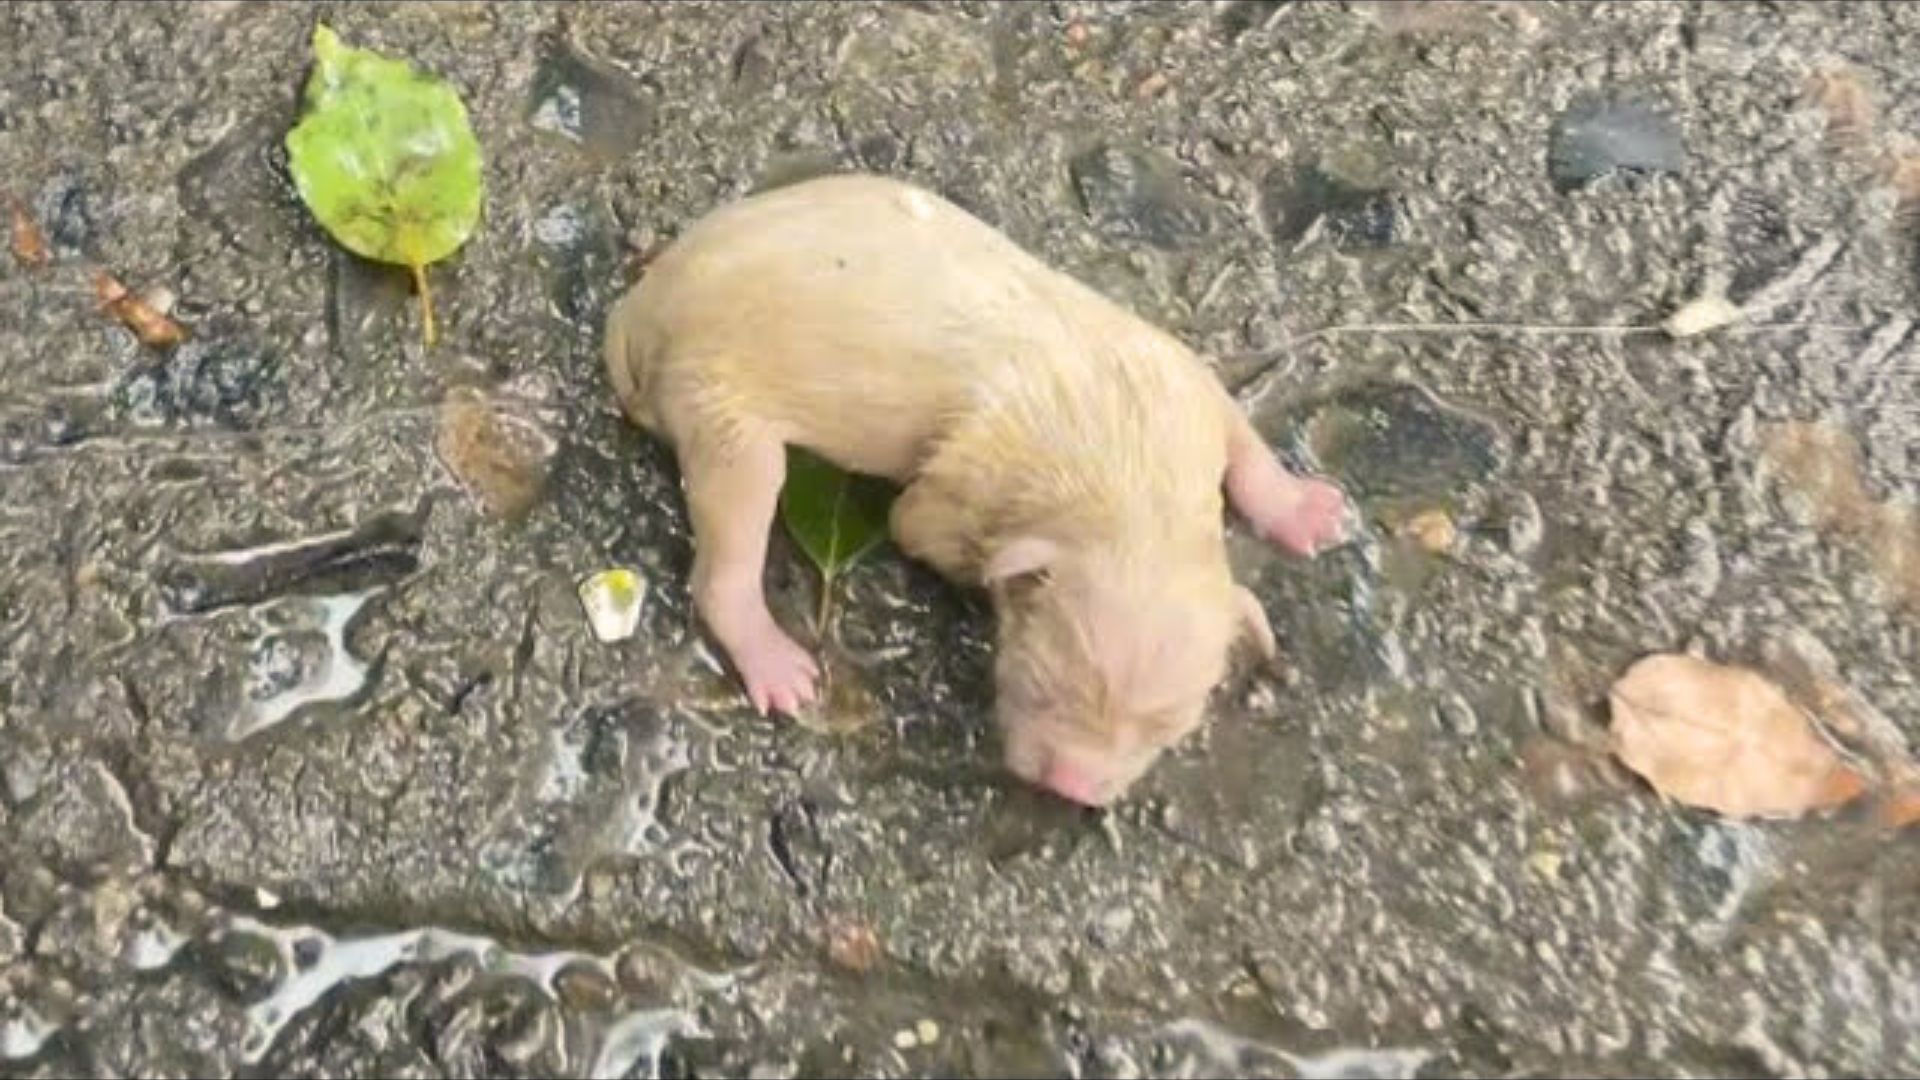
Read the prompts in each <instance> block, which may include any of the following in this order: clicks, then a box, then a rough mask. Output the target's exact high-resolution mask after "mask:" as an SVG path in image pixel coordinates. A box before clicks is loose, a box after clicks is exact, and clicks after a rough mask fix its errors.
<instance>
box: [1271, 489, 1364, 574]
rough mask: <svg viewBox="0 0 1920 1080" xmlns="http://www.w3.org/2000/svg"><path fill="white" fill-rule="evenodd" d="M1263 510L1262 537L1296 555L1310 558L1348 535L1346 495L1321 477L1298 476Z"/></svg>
mask: <svg viewBox="0 0 1920 1080" xmlns="http://www.w3.org/2000/svg"><path fill="white" fill-rule="evenodd" d="M1262 510H1263V513H1262V515H1261V518H1260V520H1259V522H1258V526H1257V527H1258V528H1259V530H1260V536H1261V538H1262V539H1265V540H1267V541H1269V542H1270V543H1273V544H1277V545H1279V546H1280V547H1281V548H1283V549H1285V550H1286V551H1289V552H1292V553H1293V554H1295V555H1304V556H1306V557H1308V558H1312V557H1313V556H1314V555H1315V554H1316V553H1317V552H1320V551H1322V550H1325V549H1326V548H1330V547H1333V546H1335V545H1336V544H1339V543H1341V542H1342V541H1344V540H1345V539H1346V538H1347V535H1346V519H1347V497H1346V495H1345V494H1344V493H1343V492H1341V490H1340V489H1339V488H1338V487H1335V486H1334V485H1332V484H1329V483H1327V482H1326V481H1324V480H1314V479H1308V478H1301V479H1300V480H1298V481H1296V482H1295V483H1294V484H1292V485H1290V486H1289V489H1288V490H1287V491H1286V492H1285V493H1283V494H1279V495H1276V497H1275V498H1274V499H1273V500H1272V502H1271V504H1270V505H1269V506H1266V507H1262Z"/></svg>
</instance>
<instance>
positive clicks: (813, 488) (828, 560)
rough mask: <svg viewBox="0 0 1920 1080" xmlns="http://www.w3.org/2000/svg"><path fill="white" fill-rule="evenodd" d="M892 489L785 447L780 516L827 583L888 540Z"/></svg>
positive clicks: (810, 455)
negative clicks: (784, 478)
mask: <svg viewBox="0 0 1920 1080" xmlns="http://www.w3.org/2000/svg"><path fill="white" fill-rule="evenodd" d="M895 494H896V492H895V490H894V487H893V485H891V484H889V483H887V482H886V481H885V480H880V479H876V478H874V477H871V476H861V475H858V474H854V473H848V472H845V471H843V470H841V469H840V468H838V467H837V466H835V465H833V464H832V463H831V462H828V461H825V460H823V459H822V458H820V457H819V456H818V455H816V454H812V453H809V452H807V451H805V450H802V449H800V448H799V447H788V448H787V483H786V486H785V487H783V488H782V489H781V490H780V517H781V520H783V521H785V522H786V525H787V532H788V533H790V534H792V536H793V538H794V540H795V542H797V543H798V544H799V545H800V548H801V550H803V551H805V552H806V553H807V558H809V559H812V560H813V563H814V565H815V566H817V567H819V568H820V574H821V576H822V577H825V578H826V579H827V580H828V581H829V582H831V581H832V580H833V578H834V577H836V576H837V575H839V573H840V572H841V571H843V570H845V569H846V568H847V567H849V566H851V565H853V564H854V563H855V562H856V561H858V560H859V559H860V558H861V557H862V556H864V555H865V554H867V553H868V552H869V551H872V550H873V549H874V548H875V547H877V546H878V545H879V544H880V542H881V541H882V540H885V539H886V538H887V513H888V511H890V510H891V509H892V508H893V498H894V495H895Z"/></svg>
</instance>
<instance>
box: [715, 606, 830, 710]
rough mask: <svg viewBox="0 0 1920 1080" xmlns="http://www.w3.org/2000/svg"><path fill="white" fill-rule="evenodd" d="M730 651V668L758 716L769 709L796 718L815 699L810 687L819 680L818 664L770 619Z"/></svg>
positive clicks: (813, 687)
mask: <svg viewBox="0 0 1920 1080" xmlns="http://www.w3.org/2000/svg"><path fill="white" fill-rule="evenodd" d="M730 652H731V656H732V659H733V666H734V667H735V668H738V669H739V671H740V678H741V681H743V682H745V683H746V684H747V697H748V699H749V700H751V701H752V702H753V707H754V709H755V711H757V712H759V713H760V715H762V716H765V715H766V714H767V711H768V710H769V709H771V710H772V711H774V712H776V713H785V714H786V715H787V716H789V717H792V716H798V715H799V713H800V710H801V709H802V708H804V707H806V706H808V705H811V704H813V702H814V700H815V698H816V697H818V692H817V690H816V689H815V685H814V684H815V682H816V681H817V680H818V679H819V678H820V665H819V664H818V663H817V662H816V661H815V660H814V659H813V657H812V656H811V655H809V654H808V652H807V650H805V649H803V648H801V647H800V646H799V645H797V644H795V643H794V640H793V639H792V638H790V637H788V636H787V635H786V633H785V632H784V631H782V630H781V629H780V628H779V627H778V626H775V625H773V623H772V621H771V620H769V621H768V623H767V625H766V626H764V627H762V628H760V629H758V630H756V631H755V632H754V633H752V634H750V635H747V636H746V637H745V638H744V639H743V640H741V641H740V642H738V643H737V644H736V645H735V646H734V648H733V649H731V650H730Z"/></svg>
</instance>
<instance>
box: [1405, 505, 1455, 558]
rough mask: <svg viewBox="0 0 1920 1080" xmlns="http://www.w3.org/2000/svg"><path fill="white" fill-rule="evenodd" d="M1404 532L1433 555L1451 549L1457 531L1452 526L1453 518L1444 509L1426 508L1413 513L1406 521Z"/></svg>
mask: <svg viewBox="0 0 1920 1080" xmlns="http://www.w3.org/2000/svg"><path fill="white" fill-rule="evenodd" d="M1405 531H1406V534H1407V535H1408V536H1409V537H1411V538H1412V539H1413V542H1414V543H1416V544H1419V545H1420V546H1421V547H1422V548H1424V549H1426V550H1427V551H1430V552H1432V553H1433V554H1435V555H1439V554H1442V553H1444V552H1447V551H1451V550H1453V545H1454V542H1455V541H1456V540H1457V539H1458V538H1459V532H1458V530H1456V529H1455V528H1454V527H1453V519H1452V518H1449V517H1448V516H1447V514H1446V511H1444V510H1427V511H1424V512H1422V513H1419V514H1415V515H1414V516H1413V518H1412V520H1410V521H1408V522H1407V525H1406V530H1405Z"/></svg>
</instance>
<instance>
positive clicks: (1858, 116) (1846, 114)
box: [1807, 66, 1875, 146]
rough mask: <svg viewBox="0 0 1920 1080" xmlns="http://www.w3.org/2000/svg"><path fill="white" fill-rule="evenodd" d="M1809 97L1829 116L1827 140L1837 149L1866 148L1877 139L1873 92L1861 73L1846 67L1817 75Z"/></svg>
mask: <svg viewBox="0 0 1920 1080" xmlns="http://www.w3.org/2000/svg"><path fill="white" fill-rule="evenodd" d="M1807 96H1808V97H1809V98H1811V99H1812V100H1813V104H1814V105H1815V106H1816V107H1818V108H1819V110H1820V111H1821V112H1822V113H1823V114H1825V115H1826V118H1827V138H1828V139H1829V140H1831V141H1832V142H1833V143H1834V144H1835V145H1851V146H1859V145H1864V144H1865V143H1866V142H1867V141H1868V140H1869V139H1871V138H1872V137H1873V127H1874V111H1875V110H1874V107H1873V89H1872V87H1870V86H1868V85H1867V81H1866V78H1865V77H1864V76H1862V75H1861V74H1860V72H1858V71H1856V70H1854V69H1853V68H1850V67H1844V66H1833V67H1829V68H1826V69H1825V70H1822V71H1819V72H1816V73H1815V74H1814V75H1813V76H1812V77H1811V78H1809V79H1808V80H1807Z"/></svg>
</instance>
